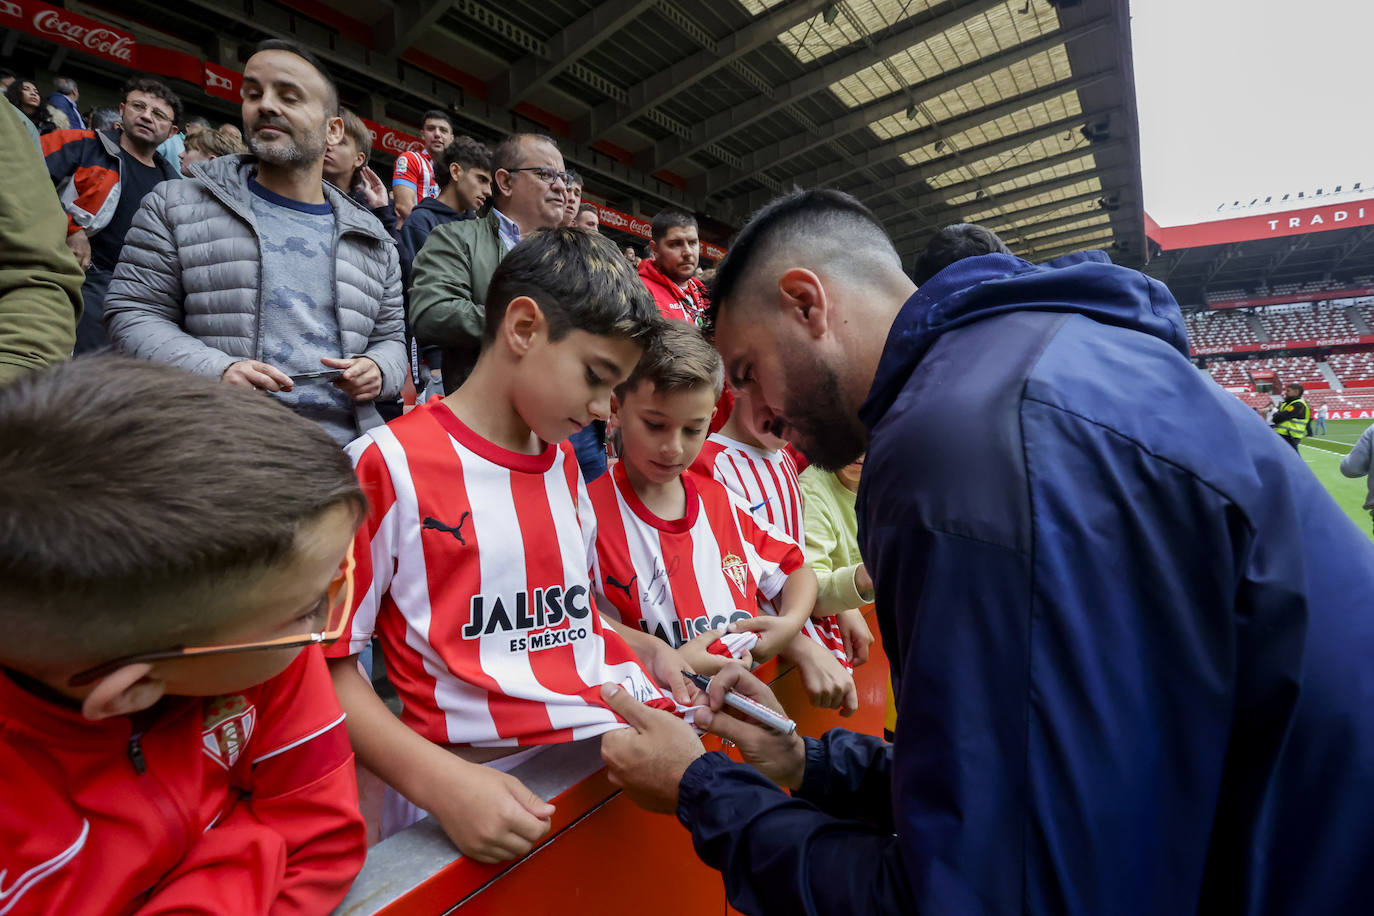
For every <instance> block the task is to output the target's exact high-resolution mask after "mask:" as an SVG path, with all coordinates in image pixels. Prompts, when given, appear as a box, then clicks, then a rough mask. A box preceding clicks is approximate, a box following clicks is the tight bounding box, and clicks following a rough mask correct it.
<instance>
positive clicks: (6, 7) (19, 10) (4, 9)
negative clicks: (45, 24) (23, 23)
mask: <svg viewBox="0 0 1374 916" xmlns="http://www.w3.org/2000/svg"><path fill="white" fill-rule="evenodd" d="M0 15H4V16H11V17H13V18H15V19H23V18H24V8H23V7H22V6H20V5H19V4H17V3H11V2H10V0H0Z"/></svg>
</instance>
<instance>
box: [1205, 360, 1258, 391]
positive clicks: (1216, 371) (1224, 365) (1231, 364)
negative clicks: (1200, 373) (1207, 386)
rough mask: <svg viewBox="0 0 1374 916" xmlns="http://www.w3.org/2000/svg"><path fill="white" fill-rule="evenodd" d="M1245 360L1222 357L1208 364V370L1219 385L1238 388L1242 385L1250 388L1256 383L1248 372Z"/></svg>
mask: <svg viewBox="0 0 1374 916" xmlns="http://www.w3.org/2000/svg"><path fill="white" fill-rule="evenodd" d="M1247 365H1248V363H1247V362H1246V361H1245V360H1233V359H1222V360H1217V361H1216V362H1211V363H1208V364H1207V371H1208V372H1209V373H1210V374H1211V376H1212V378H1213V379H1214V380H1215V381H1216V383H1217V384H1218V385H1220V386H1221V387H1223V388H1236V387H1239V386H1241V385H1244V386H1245V387H1247V388H1249V387H1251V386H1252V385H1253V384H1254V380H1253V379H1251V378H1250V373H1248V372H1246V371H1245V370H1246V367H1247Z"/></svg>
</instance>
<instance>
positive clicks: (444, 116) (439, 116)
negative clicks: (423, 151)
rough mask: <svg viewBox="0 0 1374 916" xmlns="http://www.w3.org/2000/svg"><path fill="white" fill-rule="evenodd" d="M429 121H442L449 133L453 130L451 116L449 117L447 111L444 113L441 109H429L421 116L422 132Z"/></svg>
mask: <svg viewBox="0 0 1374 916" xmlns="http://www.w3.org/2000/svg"><path fill="white" fill-rule="evenodd" d="M429 121H443V122H444V123H446V124H447V125H448V129H449V130H450V131H452V130H453V116H452V115H450V114H449V113H448V112H447V111H444V110H443V109H442V108H431V109H430V110H429V111H426V112H425V113H424V114H423V115H421V116H420V129H421V130H423V129H424V126H425V124H426V123H427V122H429Z"/></svg>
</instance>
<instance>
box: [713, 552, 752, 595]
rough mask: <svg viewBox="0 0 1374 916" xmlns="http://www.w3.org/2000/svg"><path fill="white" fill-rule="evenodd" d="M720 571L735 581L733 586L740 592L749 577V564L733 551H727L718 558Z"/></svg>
mask: <svg viewBox="0 0 1374 916" xmlns="http://www.w3.org/2000/svg"><path fill="white" fill-rule="evenodd" d="M720 571H721V572H723V573H725V575H726V576H727V577H729V579H730V581H731V582H733V583H735V587H736V588H738V589H739V590H740V592H741V593H742V592H743V591H744V585H745V583H746V582H747V581H748V577H749V564H748V563H745V562H744V560H742V559H740V557H739V556H738V555H736V554H733V553H727V554H726V555H725V556H723V557H721V558H720Z"/></svg>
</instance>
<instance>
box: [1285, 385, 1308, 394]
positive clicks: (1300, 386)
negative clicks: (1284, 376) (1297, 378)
mask: <svg viewBox="0 0 1374 916" xmlns="http://www.w3.org/2000/svg"><path fill="white" fill-rule="evenodd" d="M1288 387H1289V388H1296V389H1298V394H1302V393H1303V392H1305V391H1307V389H1306V388H1304V387H1302V382H1289V383H1288Z"/></svg>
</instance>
